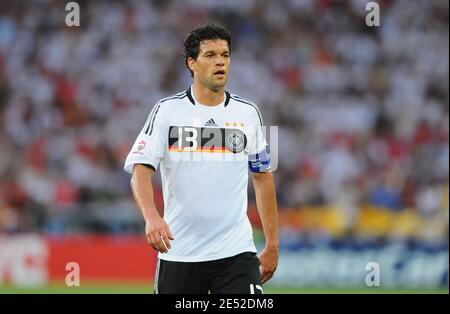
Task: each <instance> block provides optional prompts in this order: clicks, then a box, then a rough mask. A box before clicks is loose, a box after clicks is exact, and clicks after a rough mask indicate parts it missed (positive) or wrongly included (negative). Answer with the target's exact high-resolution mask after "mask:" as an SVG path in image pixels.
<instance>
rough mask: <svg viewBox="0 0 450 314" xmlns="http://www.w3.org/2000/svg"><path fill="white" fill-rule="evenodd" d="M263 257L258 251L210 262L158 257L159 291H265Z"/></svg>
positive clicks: (228, 292)
mask: <svg viewBox="0 0 450 314" xmlns="http://www.w3.org/2000/svg"><path fill="white" fill-rule="evenodd" d="M259 265H260V263H259V259H258V257H257V256H256V253H253V252H244V253H241V254H238V255H236V256H232V257H227V258H223V259H219V260H214V261H208V262H192V263H187V262H171V261H165V260H162V259H159V260H158V265H157V266H156V275H155V293H160V294H163V293H174V294H175V293H177V294H178V293H179V294H207V293H209V292H210V293H212V294H234V293H236V294H262V293H263V289H262V284H261V275H260V272H259Z"/></svg>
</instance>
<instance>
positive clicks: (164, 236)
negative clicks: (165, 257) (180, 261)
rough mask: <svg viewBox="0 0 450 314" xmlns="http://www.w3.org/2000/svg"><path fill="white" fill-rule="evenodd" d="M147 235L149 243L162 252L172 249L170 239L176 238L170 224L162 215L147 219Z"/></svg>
mask: <svg viewBox="0 0 450 314" xmlns="http://www.w3.org/2000/svg"><path fill="white" fill-rule="evenodd" d="M145 236H146V237H147V241H148V243H149V244H150V245H151V246H152V247H153V248H154V249H155V250H157V251H158V252H161V253H167V252H168V251H169V249H170V241H169V240H174V237H173V235H172V233H171V232H170V229H169V225H167V223H166V222H165V221H164V219H162V218H161V217H160V216H154V217H152V218H148V219H145Z"/></svg>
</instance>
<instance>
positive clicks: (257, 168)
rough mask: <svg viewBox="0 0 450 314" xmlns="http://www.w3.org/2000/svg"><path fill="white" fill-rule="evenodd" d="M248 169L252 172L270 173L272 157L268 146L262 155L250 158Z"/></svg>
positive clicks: (250, 156)
mask: <svg viewBox="0 0 450 314" xmlns="http://www.w3.org/2000/svg"><path fill="white" fill-rule="evenodd" d="M248 168H249V169H250V171H251V172H268V171H270V155H269V151H268V146H266V147H265V148H264V149H263V150H262V151H261V152H260V153H258V154H254V155H249V156H248Z"/></svg>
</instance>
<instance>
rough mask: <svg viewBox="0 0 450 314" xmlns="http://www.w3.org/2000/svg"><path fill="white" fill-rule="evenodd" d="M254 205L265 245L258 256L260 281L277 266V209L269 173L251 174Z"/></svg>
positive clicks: (272, 181)
mask: <svg viewBox="0 0 450 314" xmlns="http://www.w3.org/2000/svg"><path fill="white" fill-rule="evenodd" d="M252 179H253V186H254V188H255V195H256V205H257V207H258V212H259V217H260V218H261V222H262V225H263V230H264V236H265V239H266V244H265V247H264V250H263V251H262V252H261V254H260V257H259V259H260V261H261V268H262V271H261V281H262V283H264V282H266V281H267V280H269V279H270V278H272V276H273V273H274V272H275V270H276V268H277V265H278V245H279V242H278V209H277V201H276V193H275V183H274V180H273V174H272V173H271V172H261V173H252Z"/></svg>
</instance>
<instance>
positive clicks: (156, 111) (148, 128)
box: [145, 92, 186, 135]
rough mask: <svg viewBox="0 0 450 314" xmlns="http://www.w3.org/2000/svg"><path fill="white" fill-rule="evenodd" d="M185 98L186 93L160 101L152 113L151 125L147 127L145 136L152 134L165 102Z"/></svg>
mask: <svg viewBox="0 0 450 314" xmlns="http://www.w3.org/2000/svg"><path fill="white" fill-rule="evenodd" d="M184 97H186V92H182V93H179V94H176V95H174V96H171V97H167V98H163V99H161V100H160V101H158V103H157V104H156V106H155V107H154V108H153V110H152V112H151V113H150V119H149V124H148V126H147V129H146V130H145V134H148V135H151V134H152V131H153V123H154V122H155V118H156V114H157V113H158V110H159V107H160V106H161V104H162V103H163V102H166V101H168V100H173V99H183V98H184Z"/></svg>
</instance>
